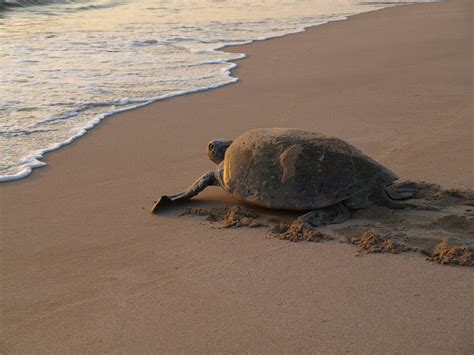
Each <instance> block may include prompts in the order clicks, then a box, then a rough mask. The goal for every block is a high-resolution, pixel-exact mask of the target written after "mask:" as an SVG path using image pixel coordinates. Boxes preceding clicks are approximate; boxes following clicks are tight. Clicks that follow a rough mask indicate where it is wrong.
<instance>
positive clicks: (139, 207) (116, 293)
mask: <svg viewBox="0 0 474 355" xmlns="http://www.w3.org/2000/svg"><path fill="white" fill-rule="evenodd" d="M472 7H473V6H472V2H471V1H469V0H455V1H450V2H448V3H437V4H423V5H410V6H400V7H396V8H391V9H385V10H381V11H378V12H373V13H368V14H362V15H358V16H354V17H352V18H351V19H350V20H349V21H342V22H337V23H331V24H327V25H324V26H319V27H315V28H312V29H310V30H308V31H306V32H305V33H300V34H295V35H290V36H286V37H283V38H278V39H273V40H269V41H264V42H259V43H255V44H251V45H246V46H240V47H233V48H229V49H228V50H231V51H237V52H244V53H246V54H247V55H248V59H245V60H242V61H239V62H238V65H239V66H238V68H237V69H236V70H235V71H234V75H236V76H237V77H239V78H240V82H239V83H237V84H235V85H231V86H227V87H224V88H221V89H218V90H212V91H208V92H203V93H197V94H192V95H187V96H182V97H178V98H174V99H170V100H166V101H163V102H159V103H156V104H153V105H150V106H147V107H144V108H141V109H138V110H135V111H131V112H127V113H123V114H119V115H116V116H114V117H112V118H110V119H107V120H106V121H104V122H103V123H102V124H101V125H100V127H98V128H96V129H94V130H92V131H91V132H89V133H88V134H87V135H86V136H85V137H83V138H81V139H79V140H78V141H76V142H74V143H73V144H71V145H70V146H67V147H65V148H63V149H60V150H59V151H56V152H52V153H50V154H48V155H47V157H46V162H47V164H48V165H47V167H45V168H42V169H37V170H35V171H34V173H33V174H32V175H31V176H30V177H28V178H27V179H26V180H22V181H17V182H10V183H5V184H2V185H0V193H1V196H0V198H1V223H0V224H1V235H2V242H1V260H2V266H1V278H2V279H1V296H2V306H1V308H2V321H1V325H2V327H1V333H2V335H1V338H2V339H1V348H0V351H1V352H2V353H27V352H35V353H77V352H87V353H91V352H93V353H98V352H120V353H157V352H169V353H177V352H186V353H189V352H197V353H223V352H231V353H241V352H249V353H275V352H277V353H283V352H291V353H296V352H299V353H309V352H327V353H342V352H354V353H381V352H391V353H394V352H397V353H419V352H425V353H466V354H467V353H472V350H473V349H474V342H473V340H472V339H474V327H473V325H472V319H473V318H474V307H473V302H472V297H471V296H470V295H471V294H472V293H473V291H474V271H473V269H472V268H466V267H454V266H444V265H439V264H435V263H430V262H427V261H426V260H425V259H424V258H423V257H421V256H419V255H417V254H415V253H402V254H399V255H392V254H370V255H365V254H364V255H361V256H357V255H360V254H358V253H357V252H356V249H355V248H354V247H353V246H350V245H347V244H340V243H337V242H331V241H329V242H322V243H293V242H289V241H287V240H278V239H275V238H271V237H268V235H267V233H266V231H265V230H263V229H260V228H256V229H248V228H239V229H220V228H213V226H210V225H209V224H207V223H201V220H200V219H198V218H196V217H192V216H181V217H180V216H179V214H180V213H181V212H182V208H177V209H171V210H169V211H167V212H165V213H163V214H161V215H151V214H150V213H149V209H150V208H151V206H152V203H153V200H155V199H156V198H157V197H159V196H160V195H161V194H164V193H173V192H178V191H180V190H181V189H182V188H183V187H186V186H187V185H188V184H189V183H190V182H192V181H193V180H194V179H195V178H197V177H198V176H200V174H202V173H203V172H205V171H207V170H209V169H211V168H213V164H212V163H211V162H210V161H208V159H207V157H206V156H205V154H204V153H203V150H204V148H205V146H206V143H207V141H208V140H209V139H210V138H213V137H230V138H232V137H235V136H236V135H238V134H239V133H241V132H243V131H246V130H248V129H251V128H257V127H277V126H279V127H299V128H306V129H312V130H316V131H319V132H321V133H324V134H327V135H334V136H337V137H340V138H343V139H345V140H347V141H348V142H350V143H352V144H353V145H355V146H356V147H358V148H360V149H361V150H362V151H364V152H365V153H366V154H368V155H369V156H372V157H373V158H375V159H376V160H378V161H380V162H382V163H383V164H384V165H386V166H387V167H389V168H390V169H392V170H393V171H395V172H397V173H398V174H399V175H400V177H401V178H402V179H411V180H425V181H429V182H432V183H437V184H441V185H442V186H443V187H444V188H471V189H472V188H474V180H473V166H474V160H473V146H472V142H473V132H472V127H473V126H472V80H473V79H472V51H471V50H472V42H471V41H472V13H473V9H472ZM233 204H235V203H234V202H233V201H232V200H231V198H230V197H229V196H227V195H226V194H224V192H222V191H221V190H220V189H218V188H210V189H208V190H207V191H205V192H204V193H202V194H201V195H199V197H198V198H197V199H196V202H193V203H191V204H190V205H189V206H190V207H206V208H207V207H216V206H229V205H233Z"/></svg>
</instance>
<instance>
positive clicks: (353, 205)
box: [152, 128, 404, 225]
mask: <svg viewBox="0 0 474 355" xmlns="http://www.w3.org/2000/svg"><path fill="white" fill-rule="evenodd" d="M207 154H208V156H209V158H210V159H211V160H212V161H213V162H214V163H216V164H218V166H217V169H216V170H211V171H209V172H207V173H206V174H204V175H203V176H201V177H200V178H199V179H198V180H196V181H195V182H194V183H193V184H192V185H191V186H190V187H189V188H188V189H186V190H185V191H183V192H181V193H180V194H177V195H173V196H162V197H161V199H160V200H159V201H158V202H157V203H156V205H155V206H154V208H153V210H152V212H157V211H158V210H159V209H160V208H162V207H163V206H165V205H169V204H171V203H174V202H177V201H183V200H187V199H190V198H191V197H193V196H195V195H197V194H198V193H199V192H201V191H202V190H203V189H205V188H206V187H207V186H220V187H222V188H223V189H224V190H225V191H226V192H229V193H231V194H232V196H233V197H234V198H235V199H237V200H239V201H242V202H244V203H248V204H252V205H257V206H261V207H267V208H274V209H286V210H295V211H309V210H311V212H309V213H307V214H305V215H304V217H305V218H310V219H311V220H313V222H314V221H318V222H317V224H319V225H324V224H330V223H339V222H342V221H343V220H345V219H347V218H349V216H350V215H349V212H348V208H349V209H357V208H364V207H366V206H367V204H368V202H369V201H372V202H373V203H375V204H377V205H385V206H387V207H390V208H402V207H404V204H402V203H401V202H398V201H394V200H393V199H392V197H393V198H395V197H399V196H392V197H391V196H390V195H389V194H388V192H387V190H386V187H387V186H388V185H390V184H392V183H393V182H394V181H395V180H397V179H398V176H397V175H396V174H394V173H393V172H392V171H390V170H389V169H387V168H385V167H384V166H382V165H380V164H379V163H377V162H376V161H374V160H373V159H371V158H369V157H368V156H366V155H364V154H363V153H362V152H361V151H360V150H358V149H357V148H355V147H353V146H352V145H350V144H348V143H346V142H344V141H343V140H341V139H338V138H332V137H326V136H324V135H322V134H319V133H316V132H312V131H308V130H302V129H287V128H264V129H254V130H251V131H248V132H246V133H243V134H242V135H240V136H239V137H238V138H237V139H236V140H235V141H232V140H228V139H214V140H212V141H210V142H209V143H208V145H207Z"/></svg>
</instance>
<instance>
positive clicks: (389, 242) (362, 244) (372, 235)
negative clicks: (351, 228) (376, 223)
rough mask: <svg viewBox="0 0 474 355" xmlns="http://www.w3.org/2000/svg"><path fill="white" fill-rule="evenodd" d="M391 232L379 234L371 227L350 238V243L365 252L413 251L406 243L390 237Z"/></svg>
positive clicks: (396, 252) (393, 252)
mask: <svg viewBox="0 0 474 355" xmlns="http://www.w3.org/2000/svg"><path fill="white" fill-rule="evenodd" d="M391 237H392V236H391V234H390V233H389V234H387V235H381V234H380V233H377V231H375V230H373V229H369V230H368V231H366V232H365V233H364V234H362V236H361V237H360V238H352V239H351V243H352V244H354V245H356V246H358V247H359V249H360V250H364V251H366V252H367V253H392V254H398V253H401V252H404V251H413V250H414V249H413V248H410V247H408V246H406V245H403V244H400V243H398V242H396V240H394V238H391Z"/></svg>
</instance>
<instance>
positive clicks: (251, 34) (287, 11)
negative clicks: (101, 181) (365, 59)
mask: <svg viewBox="0 0 474 355" xmlns="http://www.w3.org/2000/svg"><path fill="white" fill-rule="evenodd" d="M403 2H408V1H396V0H394V1H384V2H380V1H361V0H140V1H135V0H0V181H7V180H13V179H19V178H23V177H25V176H27V175H28V174H29V173H30V172H31V169H32V168H34V167H40V166H43V165H44V163H43V162H41V158H42V156H43V153H44V152H47V151H50V150H53V149H57V148H58V147H60V146H61V145H64V144H67V143H70V142H71V141H72V140H74V139H75V138H77V137H79V136H81V135H83V134H84V133H86V131H87V130H88V129H90V128H92V127H93V126H94V125H96V124H97V123H98V122H99V121H100V120H101V119H103V118H104V117H106V116H109V115H111V114H113V113H116V112H120V111H123V110H127V109H131V108H135V107H138V106H141V105H145V104H148V103H150V102H153V101H156V100H159V99H162V98H166V97H170V96H173V95H180V94H184V93H189V92H193V91H198V90H206V89H211V88H215V87H219V86H222V85H226V84H230V83H233V82H235V81H237V80H238V78H234V77H232V76H231V75H230V70H231V69H232V68H233V67H234V66H235V64H234V63H233V62H232V60H235V59H238V58H242V57H244V56H245V55H244V54H231V53H225V52H223V51H221V50H219V49H221V48H222V47H224V46H228V45H236V44H242V43H248V42H251V41H255V40H262V39H267V38H271V37H276V36H282V35H285V34H289V33H294V32H299V31H303V30H304V28H306V27H309V26H315V25H319V24H323V23H327V22H329V21H337V20H343V19H346V18H347V17H348V16H350V15H354V14H357V13H361V12H367V11H373V10H377V9H380V8H384V7H388V6H394V5H396V4H399V3H403ZM412 2H413V1H412ZM314 45H317V43H315V44H314ZM157 119H159V117H158V118H157Z"/></svg>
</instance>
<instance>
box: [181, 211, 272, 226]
mask: <svg viewBox="0 0 474 355" xmlns="http://www.w3.org/2000/svg"><path fill="white" fill-rule="evenodd" d="M181 215H182V216H185V215H194V216H205V217H207V218H206V220H207V221H208V222H219V223H220V224H221V227H222V228H238V227H250V228H256V227H262V226H265V224H263V223H262V222H260V221H259V216H258V215H257V214H256V213H253V212H251V211H249V210H248V209H245V208H242V207H240V206H232V207H230V208H218V207H217V208H216V207H213V208H187V209H185V210H184V212H183V213H182V214H181Z"/></svg>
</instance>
